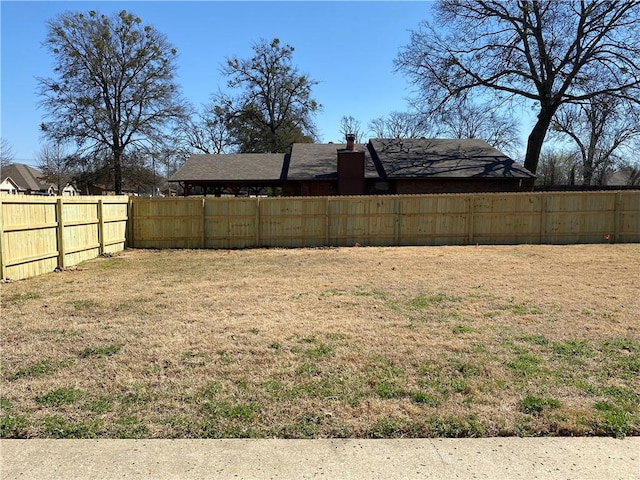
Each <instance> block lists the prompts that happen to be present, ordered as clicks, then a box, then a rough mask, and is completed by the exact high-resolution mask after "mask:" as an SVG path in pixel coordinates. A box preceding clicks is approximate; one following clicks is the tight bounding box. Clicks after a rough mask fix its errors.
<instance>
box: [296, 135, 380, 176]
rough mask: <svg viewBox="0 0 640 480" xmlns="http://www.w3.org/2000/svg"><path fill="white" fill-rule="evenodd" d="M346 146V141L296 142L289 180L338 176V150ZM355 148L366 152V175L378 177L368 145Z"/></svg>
mask: <svg viewBox="0 0 640 480" xmlns="http://www.w3.org/2000/svg"><path fill="white" fill-rule="evenodd" d="M346 147H347V145H346V144H344V143H343V144H340V143H294V144H293V147H292V148H291V161H290V163H289V169H288V171H287V180H309V179H318V180H319V179H323V178H337V176H338V150H343V149H345V148H346ZM355 148H356V150H359V151H364V152H365V160H364V164H365V167H364V169H365V173H364V176H365V177H366V178H377V177H378V176H379V175H378V172H377V170H376V167H375V164H374V162H373V159H372V158H371V154H370V153H369V151H368V149H367V147H366V145H362V144H360V145H356V146H355Z"/></svg>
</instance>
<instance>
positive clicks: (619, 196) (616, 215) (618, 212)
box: [613, 191, 622, 243]
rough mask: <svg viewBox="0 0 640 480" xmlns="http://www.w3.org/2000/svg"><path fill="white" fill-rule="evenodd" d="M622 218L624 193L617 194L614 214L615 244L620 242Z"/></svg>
mask: <svg viewBox="0 0 640 480" xmlns="http://www.w3.org/2000/svg"><path fill="white" fill-rule="evenodd" d="M621 216H622V191H618V192H617V193H616V207H615V212H614V225H613V243H619V242H620V217H621Z"/></svg>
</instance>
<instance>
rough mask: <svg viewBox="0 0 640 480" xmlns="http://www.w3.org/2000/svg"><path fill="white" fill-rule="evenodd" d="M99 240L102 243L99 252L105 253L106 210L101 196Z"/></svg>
mask: <svg viewBox="0 0 640 480" xmlns="http://www.w3.org/2000/svg"><path fill="white" fill-rule="evenodd" d="M98 241H99V243H100V250H98V253H99V254H100V255H102V254H103V253H104V210H103V204H102V199H101V198H100V199H99V200H98Z"/></svg>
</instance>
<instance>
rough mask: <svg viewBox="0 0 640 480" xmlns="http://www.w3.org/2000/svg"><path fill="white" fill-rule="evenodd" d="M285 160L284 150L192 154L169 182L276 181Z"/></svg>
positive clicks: (281, 174)
mask: <svg viewBox="0 0 640 480" xmlns="http://www.w3.org/2000/svg"><path fill="white" fill-rule="evenodd" d="M285 160H288V155H285V154H284V153H238V154H221V155H192V156H190V157H189V158H188V159H187V161H186V162H184V164H183V165H182V167H180V169H179V170H178V171H177V172H176V173H174V174H173V175H171V177H169V181H170V182H188V181H220V182H228V181H278V180H280V179H281V178H283V171H284V169H285V167H286V164H287V162H286V161H285Z"/></svg>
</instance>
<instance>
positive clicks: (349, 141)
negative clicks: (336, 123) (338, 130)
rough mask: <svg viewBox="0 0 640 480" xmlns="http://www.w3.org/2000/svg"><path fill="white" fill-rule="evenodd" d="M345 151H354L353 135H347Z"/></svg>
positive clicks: (354, 141) (354, 139) (354, 137)
mask: <svg viewBox="0 0 640 480" xmlns="http://www.w3.org/2000/svg"><path fill="white" fill-rule="evenodd" d="M346 137H347V150H350V151H353V150H355V149H356V136H355V135H354V134H353V133H347V135H346Z"/></svg>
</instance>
